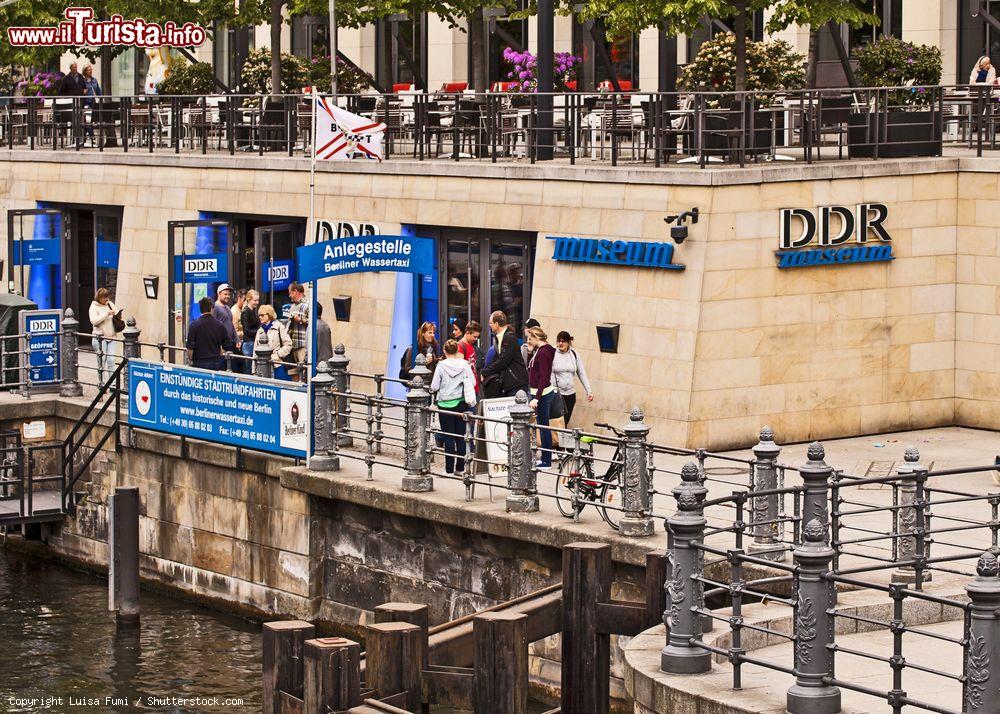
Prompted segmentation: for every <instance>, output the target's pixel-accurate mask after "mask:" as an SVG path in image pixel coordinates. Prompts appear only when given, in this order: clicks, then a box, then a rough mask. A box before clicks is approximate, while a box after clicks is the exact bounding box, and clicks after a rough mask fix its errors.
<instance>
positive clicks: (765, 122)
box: [702, 112, 774, 161]
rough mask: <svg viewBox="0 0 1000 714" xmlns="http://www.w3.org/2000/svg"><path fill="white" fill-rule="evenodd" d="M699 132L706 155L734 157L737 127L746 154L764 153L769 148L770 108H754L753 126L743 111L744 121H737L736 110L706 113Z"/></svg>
mask: <svg viewBox="0 0 1000 714" xmlns="http://www.w3.org/2000/svg"><path fill="white" fill-rule="evenodd" d="M704 121H705V124H704V129H703V132H702V140H703V142H704V147H705V154H706V155H709V156H728V157H729V158H730V160H732V161H736V160H737V154H738V152H739V147H740V130H741V127H743V126H745V127H746V128H745V129H743V134H744V136H743V139H742V144H743V146H744V147H745V151H746V154H747V156H753V155H754V154H767V153H770V151H771V139H772V134H773V132H772V124H773V122H774V114H773V113H772V112H754V113H753V119H752V121H753V129H752V130H751V128H750V122H751V117H750V113H749V112H748V113H747V117H746V120H745V123H743V122H741V120H740V115H739V113H737V112H734V113H727V114H713V113H707V114H706V115H705V119H704Z"/></svg>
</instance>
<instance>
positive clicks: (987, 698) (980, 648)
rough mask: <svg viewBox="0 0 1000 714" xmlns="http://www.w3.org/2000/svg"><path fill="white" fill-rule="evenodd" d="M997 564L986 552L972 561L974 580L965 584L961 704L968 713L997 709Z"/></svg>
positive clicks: (999, 639)
mask: <svg viewBox="0 0 1000 714" xmlns="http://www.w3.org/2000/svg"><path fill="white" fill-rule="evenodd" d="M998 572H1000V564H998V563H997V557H996V555H994V554H993V553H991V552H990V551H986V552H985V553H983V554H982V556H980V558H979V562H978V563H977V564H976V574H977V575H976V579H975V580H973V581H972V582H971V583H969V584H968V585H966V586H965V592H967V593H968V594H969V600H970V601H971V605H970V608H969V611H970V612H969V632H968V644H966V646H965V671H966V683H965V705H966V708H965V709H963V711H966V712H969V714H986V712H995V711H996V710H997V698H996V694H995V692H996V690H997V682H1000V578H998V577H997V575H998Z"/></svg>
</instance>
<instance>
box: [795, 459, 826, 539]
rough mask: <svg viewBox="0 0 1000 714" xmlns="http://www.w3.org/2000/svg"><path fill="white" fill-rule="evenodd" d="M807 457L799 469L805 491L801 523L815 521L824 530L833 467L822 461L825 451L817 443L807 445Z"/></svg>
mask: <svg viewBox="0 0 1000 714" xmlns="http://www.w3.org/2000/svg"><path fill="white" fill-rule="evenodd" d="M808 456H809V460H808V461H807V462H806V463H805V464H804V465H803V466H802V468H800V469H799V474H801V476H802V482H803V484H804V485H805V489H806V490H805V493H804V494H802V522H803V523H809V522H811V521H812V520H813V519H815V520H817V521H819V523H820V525H822V526H823V528H824V529H826V528H827V527H828V525H829V523H830V512H829V510H828V509H827V486H828V485H829V483H830V476H831V474H833V467H832V466H827V465H826V462H825V461H823V459H824V458H825V457H826V451H825V450H824V449H823V445H822V444H821V443H819V442H818V441H814V442H813V443H811V444H810V445H809V451H808ZM823 540H824V541H825V540H827V536H826V533H824V535H823Z"/></svg>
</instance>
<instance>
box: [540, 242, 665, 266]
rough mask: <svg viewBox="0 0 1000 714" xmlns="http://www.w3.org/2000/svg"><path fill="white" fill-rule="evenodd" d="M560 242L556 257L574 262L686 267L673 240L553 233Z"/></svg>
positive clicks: (554, 257)
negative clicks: (678, 258) (676, 256)
mask: <svg viewBox="0 0 1000 714" xmlns="http://www.w3.org/2000/svg"><path fill="white" fill-rule="evenodd" d="M549 240H554V241H555V242H556V247H555V250H554V251H553V253H552V259H553V260H558V261H563V262H571V263H599V264H604V265H627V266H632V267H636V268H665V269H667V270H684V267H685V266H683V265H681V264H679V263H675V262H673V261H674V246H673V244H672V243H648V242H644V241H631V240H629V241H625V240H607V239H604V238H564V237H561V236H560V237H557V236H549Z"/></svg>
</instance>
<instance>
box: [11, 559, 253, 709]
mask: <svg viewBox="0 0 1000 714" xmlns="http://www.w3.org/2000/svg"><path fill="white" fill-rule="evenodd" d="M141 602H142V621H141V623H140V625H139V626H138V627H117V626H116V624H115V619H114V616H113V615H112V614H111V613H109V612H108V594H107V581H106V579H104V578H100V577H97V576H96V575H90V574H87V573H81V572H77V571H74V570H70V569H68V568H66V567H65V566H63V565H60V564H58V563H53V562H49V561H45V560H38V559H35V558H27V557H24V556H22V555H20V554H17V553H14V552H11V551H8V550H4V549H2V546H0V643H2V644H0V656H2V657H3V665H2V666H0V712H38V711H50V712H64V711H65V712H136V711H157V712H215V711H220V712H221V711H226V712H259V711H260V697H261V635H260V624H259V623H254V622H250V621H248V620H244V619H242V618H239V617H233V616H229V615H225V614H222V613H218V612H214V611H212V610H208V609H205V608H201V607H197V606H194V605H191V604H188V603H185V602H183V601H181V600H175V599H173V598H168V597H164V596H162V595H158V594H156V593H150V592H149V591H146V590H144V591H143V592H142V599H141ZM12 698H13V700H12ZM59 698H61V700H62V701H61V703H59V702H58V701H53V700H57V699H59ZM150 698H153V699H150ZM172 698H177V699H178V700H180V699H182V698H183V699H184V700H185V701H169V700H170V699H172ZM71 699H72V704H71ZM227 699H228V700H242V703H239V702H238V701H230V702H229V703H228V704H226V700H227ZM17 700H21V701H17ZM30 700H34V701H30ZM46 700H49V701H48V702H46ZM116 700H124V702H125V703H122V702H119V701H116ZM46 703H48V706H46ZM216 703H217V704H218V705H217V706H216Z"/></svg>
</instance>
